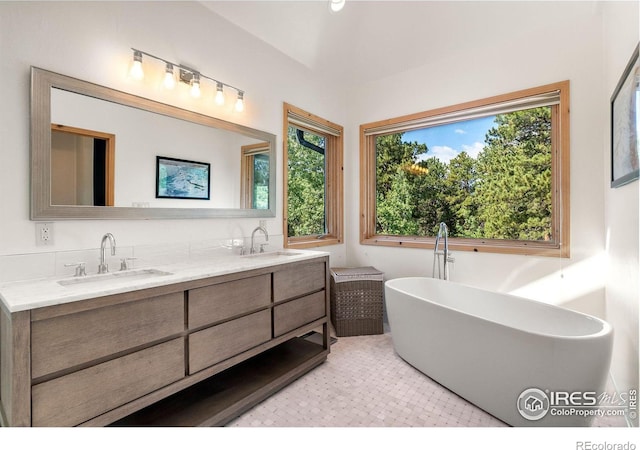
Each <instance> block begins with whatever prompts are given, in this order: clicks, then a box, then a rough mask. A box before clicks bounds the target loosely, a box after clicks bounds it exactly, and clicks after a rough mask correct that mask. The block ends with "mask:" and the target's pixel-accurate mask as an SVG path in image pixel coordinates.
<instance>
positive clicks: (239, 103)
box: [236, 91, 244, 112]
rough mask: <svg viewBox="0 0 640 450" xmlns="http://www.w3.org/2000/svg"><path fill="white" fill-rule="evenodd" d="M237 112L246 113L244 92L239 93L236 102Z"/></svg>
mask: <svg viewBox="0 0 640 450" xmlns="http://www.w3.org/2000/svg"><path fill="white" fill-rule="evenodd" d="M236 111H238V112H242V111H244V92H242V91H238V99H237V100H236Z"/></svg>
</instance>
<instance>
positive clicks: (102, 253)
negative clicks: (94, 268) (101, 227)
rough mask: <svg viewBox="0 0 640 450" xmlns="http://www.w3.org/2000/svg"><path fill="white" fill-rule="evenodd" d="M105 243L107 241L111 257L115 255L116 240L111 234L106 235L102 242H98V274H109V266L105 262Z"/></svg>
mask: <svg viewBox="0 0 640 450" xmlns="http://www.w3.org/2000/svg"><path fill="white" fill-rule="evenodd" d="M107 241H109V245H110V246H111V256H114V255H115V254H116V239H115V238H114V237H113V234H111V233H107V234H105V235H104V236H102V241H101V242H100V264H99V265H98V273H107V272H109V265H108V264H107V263H106V262H105V250H106V248H105V247H106V245H107Z"/></svg>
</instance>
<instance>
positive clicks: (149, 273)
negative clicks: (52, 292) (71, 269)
mask: <svg viewBox="0 0 640 450" xmlns="http://www.w3.org/2000/svg"><path fill="white" fill-rule="evenodd" d="M166 275H171V272H164V271H162V270H157V269H135V270H123V271H120V272H109V273H103V274H99V275H89V276H86V277H74V278H67V279H65V280H60V281H58V284H60V285H62V286H75V285H77V284H86V283H108V282H114V281H132V280H144V279H146V278H153V277H161V276H166Z"/></svg>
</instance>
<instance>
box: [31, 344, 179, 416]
mask: <svg viewBox="0 0 640 450" xmlns="http://www.w3.org/2000/svg"><path fill="white" fill-rule="evenodd" d="M184 372H185V371H184V340H183V339H182V338H180V339H174V340H172V341H169V342H165V343H163V344H159V345H156V346H153V347H150V348H147V349H144V350H141V351H139V352H135V353H131V354H129V355H127V356H123V357H120V358H116V359H113V360H111V361H107V362H105V363H102V364H98V365H96V366H92V367H89V368H87V369H84V370H80V371H78V372H74V373H72V374H69V375H65V376H63V377H60V378H55V379H53V380H51V381H47V382H45V383H41V384H37V385H35V386H33V387H32V389H31V401H32V425H33V426H36V427H40V426H74V425H78V424H80V423H82V422H84V421H86V420H89V419H91V418H93V417H96V416H98V415H100V414H102V413H105V412H107V411H109V410H111V409H113V408H116V407H118V406H120V405H123V404H125V403H127V402H130V401H132V400H134V399H136V398H139V397H142V396H143V395H145V394H148V393H150V392H153V391H155V390H157V389H160V388H161V387H163V386H166V385H168V384H170V383H172V382H174V381H177V380H179V379H181V378H183V377H184V376H185V373H184Z"/></svg>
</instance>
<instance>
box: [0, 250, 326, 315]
mask: <svg viewBox="0 0 640 450" xmlns="http://www.w3.org/2000/svg"><path fill="white" fill-rule="evenodd" d="M320 256H329V253H327V252H319V251H311V250H280V251H274V252H267V253H263V254H257V255H246V256H238V255H227V256H224V257H214V258H200V259H198V260H192V261H189V262H184V263H177V264H165V265H162V266H154V267H144V268H136V269H131V272H138V273H139V272H144V271H145V270H147V271H149V269H153V270H155V271H161V272H164V273H166V274H164V273H163V274H157V273H156V274H152V275H150V276H146V277H144V275H142V274H141V276H142V278H141V277H136V276H126V275H125V276H117V275H115V274H118V273H125V272H112V273H110V274H104V275H93V274H89V275H88V276H87V277H86V279H84V280H83V278H82V277H77V278H76V277H71V278H69V277H67V278H59V277H55V278H43V279H36V280H26V281H14V282H9V283H0V300H1V301H2V305H3V306H4V308H5V309H7V310H8V311H9V312H10V313H14V312H18V311H27V310H31V309H35V308H42V307H44V306H53V305H61V304H64V303H70V302H75V301H78V300H86V299H89V298H95V297H103V296H106V295H113V294H119V293H122V292H129V291H137V290H141V289H148V288H153V287H158V286H165V285H169V284H174V283H181V282H185V281H191V280H199V279H202V278H208V277H215V276H219V275H226V274H230V273H236V272H242V271H245V270H251V269H259V268H262V267H270V266H274V265H278V264H283V263H290V262H298V261H303V260H307V259H313V258H317V257H320ZM132 275H133V273H132ZM60 281H62V282H63V283H71V284H67V285H62V284H60V283H59V282H60Z"/></svg>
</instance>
